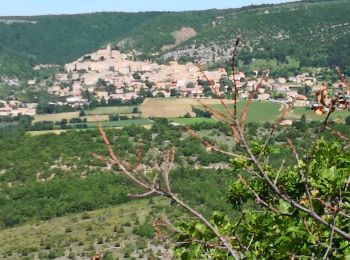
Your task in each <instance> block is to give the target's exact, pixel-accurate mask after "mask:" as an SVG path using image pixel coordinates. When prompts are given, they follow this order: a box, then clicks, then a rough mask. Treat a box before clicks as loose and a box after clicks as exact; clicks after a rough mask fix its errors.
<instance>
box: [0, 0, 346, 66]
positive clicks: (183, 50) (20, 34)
mask: <svg viewBox="0 0 350 260" xmlns="http://www.w3.org/2000/svg"><path fill="white" fill-rule="evenodd" d="M349 12H350V4H349V1H347V0H334V1H302V2H296V3H287V4H280V5H263V6H250V7H244V8H241V9H227V10H215V9H214V10H207V11H195V12H179V13H174V12H146V13H93V14H81V15H59V16H38V17H24V18H23V17H21V18H18V17H7V18H2V22H1V23H0V50H2V52H4V53H7V54H11V55H15V56H17V57H22V58H25V59H26V60H27V61H28V62H30V63H36V64H37V63H58V64H60V63H61V64H62V63H65V62H68V61H71V60H74V59H76V58H78V57H80V56H81V55H83V54H85V53H88V52H91V51H94V50H95V49H97V48H100V47H102V46H104V45H105V44H107V43H108V42H114V43H116V44H117V43H119V45H120V46H121V47H122V48H123V49H125V50H131V49H137V50H138V51H142V52H143V53H144V54H145V56H151V57H152V56H153V57H161V56H163V55H165V56H163V57H166V58H177V59H180V58H182V59H193V58H201V57H202V56H206V57H205V58H206V59H207V60H209V61H211V60H213V59H214V60H217V61H224V60H225V59H226V58H227V57H228V55H229V53H230V48H231V47H232V40H233V38H234V36H235V35H236V33H237V32H238V31H240V32H241V34H242V39H243V41H242V42H243V50H242V51H241V59H242V60H243V61H245V62H249V61H250V60H251V59H252V58H253V57H254V58H267V59H270V58H275V59H278V60H279V61H282V62H283V61H285V57H286V56H293V57H295V58H296V59H297V60H299V61H300V62H301V65H302V66H329V65H342V66H348V65H347V64H349V63H350V61H349V59H350V58H349V55H345V54H348V51H347V50H348V49H349V48H346V47H347V46H348V44H349V42H350V41H349V34H350V18H349V16H348V14H349ZM183 27H191V28H193V29H194V30H195V31H196V33H197V35H196V36H195V37H192V38H191V39H187V40H185V42H183V43H181V44H180V46H177V47H176V48H175V49H172V50H167V51H165V52H162V47H163V46H164V45H169V44H170V45H171V44H174V43H175V42H176V40H175V39H174V37H173V36H172V33H173V32H174V31H179V30H181V28H183ZM194 45H195V46H194ZM201 45H202V47H203V50H202V51H198V50H197V49H198V47H199V46H201ZM194 47H196V48H197V49H196V50H195V49H194Z"/></svg>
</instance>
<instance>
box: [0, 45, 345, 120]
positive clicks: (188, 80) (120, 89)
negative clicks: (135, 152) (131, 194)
mask: <svg viewBox="0 0 350 260" xmlns="http://www.w3.org/2000/svg"><path fill="white" fill-rule="evenodd" d="M208 80H209V81H212V82H213V83H214V84H215V86H216V87H217V89H218V90H219V91H220V93H221V94H222V95H223V96H225V97H229V95H230V94H231V93H232V82H233V80H234V81H236V84H237V86H238V89H239V92H238V93H239V98H240V99H247V98H248V97H249V96H250V95H251V94H252V93H253V92H254V90H255V89H256V87H257V85H258V84H259V83H260V82H262V86H261V87H260V88H259V90H258V92H257V93H256V95H255V96H254V99H256V100H260V101H267V100H271V101H278V102H285V103H287V102H294V106H295V107H307V106H310V105H311V104H312V99H311V98H310V94H311V93H314V92H315V91H317V90H319V89H321V88H322V87H323V83H322V82H318V81H317V78H316V77H315V76H311V75H309V73H303V74H300V75H296V76H294V77H289V78H284V77H278V78H272V77H269V78H268V79H267V80H264V79H262V78H261V75H259V74H258V71H254V72H252V73H251V74H250V75H249V76H247V75H246V74H245V73H243V72H239V71H238V72H237V73H236V74H235V75H228V74H227V71H226V70H225V69H224V68H218V69H216V70H212V71H201V70H200V69H199V68H198V66H197V65H196V64H194V63H187V64H179V63H178V62H176V61H174V62H170V63H168V64H157V63H152V62H148V61H135V59H134V56H133V55H132V54H123V53H121V52H120V51H119V50H114V49H112V47H111V45H108V46H107V47H106V48H105V49H101V50H98V51H96V52H94V53H91V54H87V55H84V56H83V57H81V58H80V59H78V60H76V61H74V62H72V63H69V64H66V65H65V66H64V72H61V73H58V74H56V75H55V80H54V82H52V83H51V86H49V87H48V88H47V92H48V93H49V94H51V95H53V96H56V97H58V98H59V101H57V102H52V103H51V105H55V106H69V107H72V108H75V109H79V108H81V107H84V106H88V105H89V104H90V103H91V102H92V101H95V102H97V104H102V105H108V104H111V105H121V104H125V103H127V104H139V103H141V102H142V101H143V100H144V98H151V97H158V98H169V97H185V98H215V94H214V93H213V91H212V90H211V88H210V86H209V83H208ZM34 84H35V80H30V81H28V85H29V86H30V85H34ZM342 84H343V83H334V84H333V85H332V86H331V87H333V88H339V87H343V86H342ZM348 94H350V93H348ZM37 105H38V104H36V103H31V104H23V103H21V102H19V101H13V100H12V101H1V100H0V116H17V115H19V114H22V115H30V116H32V115H35V114H36V112H37V111H36V107H37Z"/></svg>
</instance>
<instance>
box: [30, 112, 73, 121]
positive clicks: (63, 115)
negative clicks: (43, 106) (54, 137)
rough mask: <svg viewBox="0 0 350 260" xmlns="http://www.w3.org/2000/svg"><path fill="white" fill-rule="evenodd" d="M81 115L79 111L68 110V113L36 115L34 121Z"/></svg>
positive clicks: (70, 117)
mask: <svg viewBox="0 0 350 260" xmlns="http://www.w3.org/2000/svg"><path fill="white" fill-rule="evenodd" d="M77 117H79V112H67V113H57V114H42V115H35V116H34V120H33V123H35V122H39V121H53V122H56V121H61V120H62V119H68V120H69V119H72V118H77Z"/></svg>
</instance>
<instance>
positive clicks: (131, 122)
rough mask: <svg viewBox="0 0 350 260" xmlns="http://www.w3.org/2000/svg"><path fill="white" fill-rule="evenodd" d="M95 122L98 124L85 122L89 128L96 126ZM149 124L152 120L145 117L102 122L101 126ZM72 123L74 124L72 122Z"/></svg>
mask: <svg viewBox="0 0 350 260" xmlns="http://www.w3.org/2000/svg"><path fill="white" fill-rule="evenodd" d="M97 124H98V123H97V122H88V123H87V125H88V127H91V128H94V127H97ZM150 124H152V121H151V120H149V119H145V118H139V119H130V120H121V121H105V122H102V126H104V127H123V126H130V125H150ZM72 125H73V126H74V124H72Z"/></svg>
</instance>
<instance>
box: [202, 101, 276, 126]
mask: <svg viewBox="0 0 350 260" xmlns="http://www.w3.org/2000/svg"><path fill="white" fill-rule="evenodd" d="M246 102H247V101H239V102H238V103H237V113H238V115H240V113H241V111H242V110H243V108H244V106H245V105H246ZM281 106H282V105H281V104H278V103H272V102H263V101H252V103H251V104H250V106H249V108H248V111H247V122H256V123H264V122H273V121H275V120H276V119H277V118H278V116H279V115H280V109H281ZM210 107H211V108H213V109H215V110H216V111H220V112H221V113H224V114H227V112H226V110H225V108H224V107H222V105H217V104H216V105H210ZM229 107H230V108H231V109H232V110H233V105H230V106H229ZM198 108H200V107H198Z"/></svg>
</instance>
